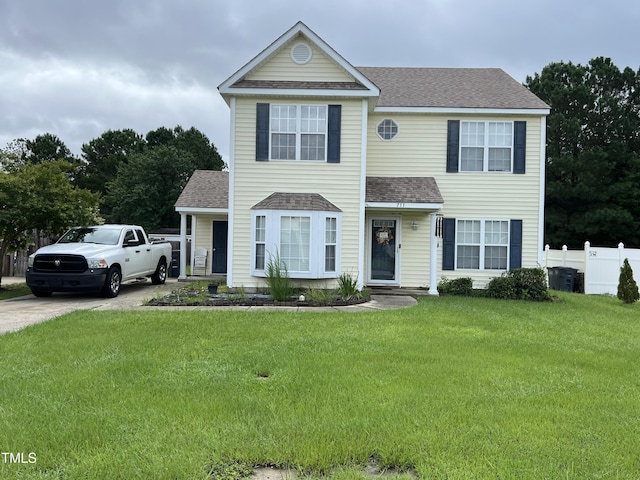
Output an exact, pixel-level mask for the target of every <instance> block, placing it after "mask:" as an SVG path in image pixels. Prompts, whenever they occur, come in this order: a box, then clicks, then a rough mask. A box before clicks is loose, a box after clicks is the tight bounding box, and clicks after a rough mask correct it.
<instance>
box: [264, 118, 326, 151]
mask: <svg viewBox="0 0 640 480" xmlns="http://www.w3.org/2000/svg"><path fill="white" fill-rule="evenodd" d="M269 123H270V125H271V160H320V161H326V152H327V107H326V105H271V117H270V122H269Z"/></svg>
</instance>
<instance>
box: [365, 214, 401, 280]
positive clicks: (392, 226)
mask: <svg viewBox="0 0 640 480" xmlns="http://www.w3.org/2000/svg"><path fill="white" fill-rule="evenodd" d="M371 280H372V281H384V282H394V281H395V280H396V221H395V220H389V219H379V220H376V219H373V220H372V221H371Z"/></svg>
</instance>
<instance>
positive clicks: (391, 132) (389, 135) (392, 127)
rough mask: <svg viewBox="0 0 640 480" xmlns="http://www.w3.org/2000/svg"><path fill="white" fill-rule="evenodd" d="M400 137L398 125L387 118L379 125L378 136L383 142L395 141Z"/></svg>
mask: <svg viewBox="0 0 640 480" xmlns="http://www.w3.org/2000/svg"><path fill="white" fill-rule="evenodd" d="M396 135H398V124H397V123H396V122H394V121H393V120H391V119H390V118H385V119H384V120H382V121H381V122H380V123H379V124H378V136H379V137H380V138H381V139H383V140H393V139H394V138H395V136H396Z"/></svg>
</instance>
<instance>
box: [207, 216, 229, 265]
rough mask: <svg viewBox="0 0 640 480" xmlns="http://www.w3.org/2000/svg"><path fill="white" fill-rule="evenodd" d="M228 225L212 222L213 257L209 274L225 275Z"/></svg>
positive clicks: (222, 222) (226, 223) (224, 222)
mask: <svg viewBox="0 0 640 480" xmlns="http://www.w3.org/2000/svg"><path fill="white" fill-rule="evenodd" d="M228 227H229V223H228V222H227V221H226V220H225V221H214V222H213V248H212V249H211V250H212V252H213V255H212V257H211V273H227V230H228Z"/></svg>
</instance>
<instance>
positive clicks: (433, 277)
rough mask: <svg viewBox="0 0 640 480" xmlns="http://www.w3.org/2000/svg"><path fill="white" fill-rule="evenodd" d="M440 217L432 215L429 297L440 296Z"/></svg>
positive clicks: (434, 213)
mask: <svg viewBox="0 0 640 480" xmlns="http://www.w3.org/2000/svg"><path fill="white" fill-rule="evenodd" d="M437 220H438V217H437V214H436V212H433V213H432V214H431V242H430V243H431V259H430V260H429V265H430V266H431V271H430V273H429V295H438V237H437V236H436V223H437Z"/></svg>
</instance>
